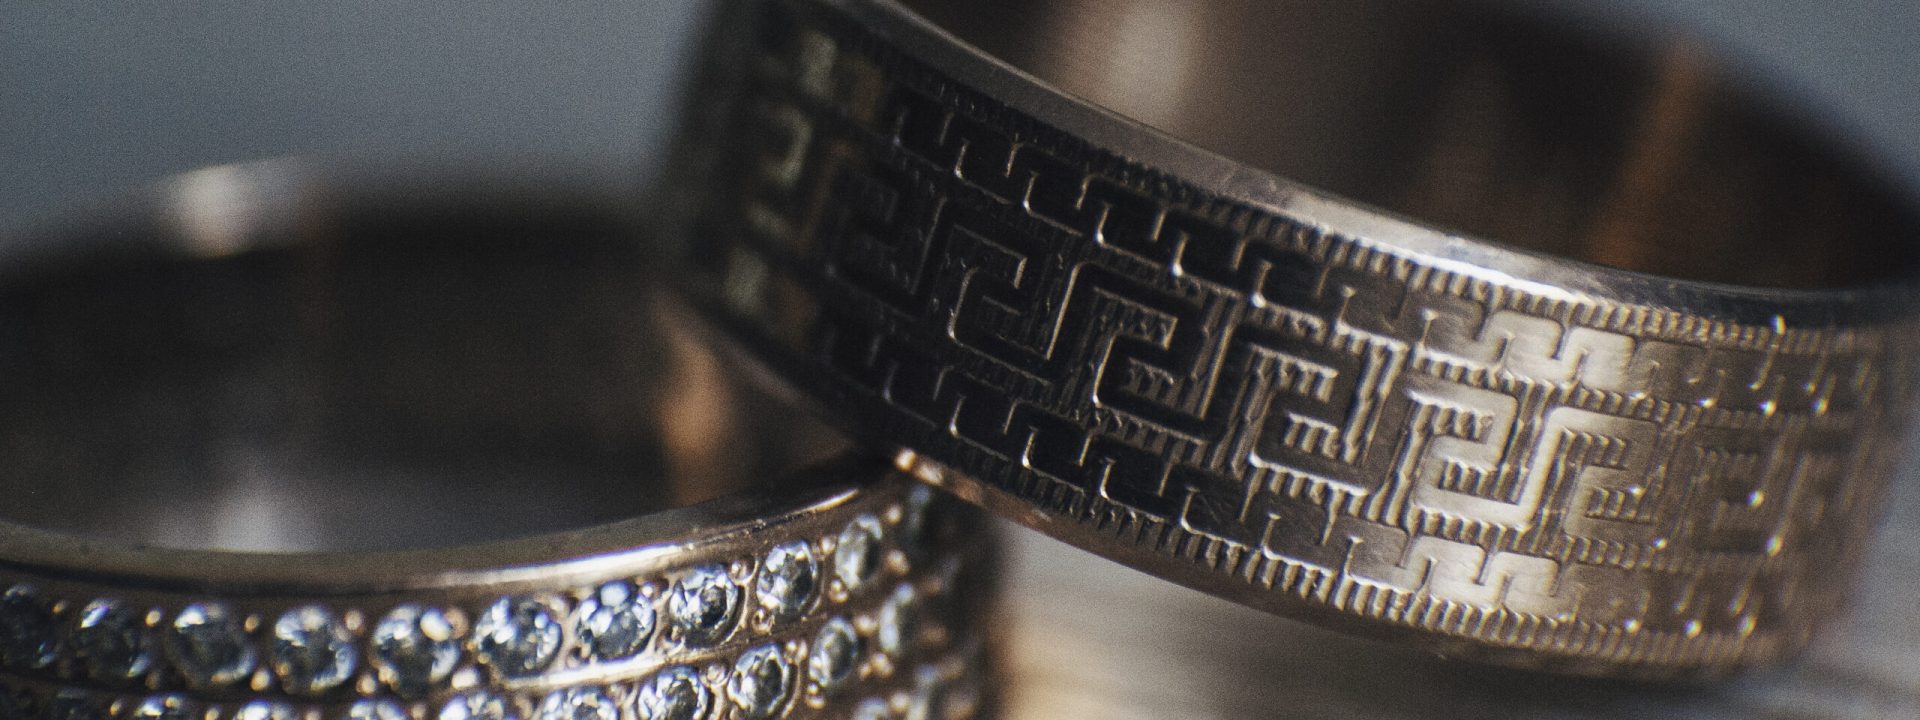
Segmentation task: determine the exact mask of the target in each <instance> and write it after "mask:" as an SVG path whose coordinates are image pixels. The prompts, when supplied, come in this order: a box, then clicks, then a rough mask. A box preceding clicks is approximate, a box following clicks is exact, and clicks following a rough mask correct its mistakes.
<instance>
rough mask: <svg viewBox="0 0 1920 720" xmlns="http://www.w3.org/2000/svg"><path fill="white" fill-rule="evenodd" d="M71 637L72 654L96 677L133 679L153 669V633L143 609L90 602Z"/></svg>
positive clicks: (111, 679)
mask: <svg viewBox="0 0 1920 720" xmlns="http://www.w3.org/2000/svg"><path fill="white" fill-rule="evenodd" d="M70 637H71V640H72V643H73V654H74V655H75V656H76V657H78V658H79V659H80V663H81V664H82V665H84V666H85V667H86V668H87V675H88V676H90V677H92V678H94V679H96V680H108V681H127V680H133V679H136V678H139V677H140V676H142V675H145V674H147V671H148V670H151V669H153V662H154V647H153V636H152V635H149V634H148V633H147V624H146V622H144V621H143V620H142V619H141V613H139V612H137V611H135V610H133V609H131V608H128V607H125V606H123V605H121V604H120V603H117V602H114V601H112V600H95V601H93V602H90V603H87V606H86V607H85V608H82V609H81V610H80V617H79V619H78V620H76V621H75V622H74V627H73V635H72V636H70Z"/></svg>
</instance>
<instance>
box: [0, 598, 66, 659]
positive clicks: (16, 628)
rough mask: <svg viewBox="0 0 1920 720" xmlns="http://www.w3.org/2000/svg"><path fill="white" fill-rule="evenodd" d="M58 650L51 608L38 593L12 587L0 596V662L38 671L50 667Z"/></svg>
mask: <svg viewBox="0 0 1920 720" xmlns="http://www.w3.org/2000/svg"><path fill="white" fill-rule="evenodd" d="M57 651H58V643H57V641H56V637H55V631H54V621H53V605H52V604H51V603H49V602H47V601H46V599H45V598H42V597H40V593H39V591H37V590H35V589H34V588H33V587H32V586H29V585H15V586H13V587H11V588H8V589H7V592H6V594H4V595H0V663H4V664H5V665H6V666H7V667H10V668H13V669H15V670H38V669H40V668H43V667H46V666H48V665H51V664H53V658H54V655H55V654H56V652H57Z"/></svg>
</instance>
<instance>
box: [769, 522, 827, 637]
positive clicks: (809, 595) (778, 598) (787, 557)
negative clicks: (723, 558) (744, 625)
mask: <svg viewBox="0 0 1920 720" xmlns="http://www.w3.org/2000/svg"><path fill="white" fill-rule="evenodd" d="M819 587H820V563H818V562H817V561H815V560H814V559H813V548H812V547H810V546H808V545H807V542H806V541H805V540H795V541H793V542H789V543H784V544H781V545H776V546H774V548H773V549H772V550H768V551H767V556H766V558H764V559H762V560H761V562H760V574H759V575H758V576H757V577H755V578H754V581H753V592H754V599H755V600H756V601H758V602H759V604H760V607H761V608H763V609H765V610H766V611H767V612H768V614H770V615H772V616H773V619H775V620H792V619H794V618H797V617H800V614H801V613H803V612H806V610H807V604H808V603H810V602H813V595H814V593H815V592H816V591H817V590H819Z"/></svg>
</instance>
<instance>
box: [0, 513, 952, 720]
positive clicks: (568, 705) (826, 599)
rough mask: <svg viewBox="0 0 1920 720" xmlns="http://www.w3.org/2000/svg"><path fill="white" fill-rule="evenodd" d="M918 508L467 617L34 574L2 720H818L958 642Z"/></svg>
mask: <svg viewBox="0 0 1920 720" xmlns="http://www.w3.org/2000/svg"><path fill="white" fill-rule="evenodd" d="M899 497H901V498H903V499H902V501H901V502H898V503H895V504H892V505H890V506H887V507H885V508H881V509H877V510H874V511H870V512H863V513H859V514H857V515H854V516H853V517H852V518H851V519H849V520H847V521H846V522H845V523H844V525H839V526H837V527H831V528H829V529H828V530H826V531H825V532H819V533H817V535H816V536H814V537H808V538H796V539H791V540H788V541H785V542H781V543H778V544H775V545H773V546H771V547H768V548H766V549H765V550H764V551H762V552H758V553H753V554H751V555H745V556H740V557H724V558H710V559H708V561H705V562H695V563H692V564H689V565H687V566H684V567H680V568H677V569H674V570H670V571H667V572H664V573H658V574H653V575H650V576H642V577H615V578H611V579H606V580H604V581H600V582H597V583H590V584H585V585H582V586H578V587H571V588H566V589H561V590H551V591H549V590H533V591H520V592H512V593H503V594H498V595H494V596H491V597H485V596H483V597H481V598H477V599H475V600H470V601H466V602H444V603H434V602H415V601H406V602H387V603H378V602H377V601H376V602H364V603H289V604H288V605H289V606H285V607H279V608H273V607H271V605H268V606H264V607H262V606H258V603H255V604H253V605H249V604H248V603H245V602H241V601H228V600H224V599H214V598H203V599H185V600H182V599H176V598H169V597H165V596H156V595H154V594H152V593H141V592H137V591H136V592H131V593H111V592H105V593H100V592H87V591H86V589H85V588H74V587H65V586H58V587H56V586H55V585H54V584H50V583H47V582H44V581H38V580H36V579H30V578H20V579H14V580H11V581H8V582H6V583H4V584H0V587H5V588H6V589H5V591H4V592H3V593H0V670H3V671H4V676H0V677H3V678H4V682H5V683H6V684H7V685H8V688H9V689H8V692H6V693H4V696H0V715H4V716H6V717H20V716H31V715H32V714H50V715H51V716H54V717H62V718H90V717H99V718H122V717H125V718H143V719H144V718H176V717H178V718H193V719H195V720H205V719H212V718H220V719H223V720H224V719H225V718H234V719H235V720H254V719H256V718H257V719H260V720H274V719H277V718H283V717H284V718H298V719H299V720H315V719H317V718H323V717H324V718H336V717H337V718H347V719H351V720H362V719H368V720H389V719H391V718H444V719H445V720H482V719H487V720H505V719H506V718H523V719H531V718H540V719H541V720H547V719H548V718H553V719H556V720H557V719H559V718H568V719H574V718H578V719H581V720H588V719H597V718H606V719H607V720H620V719H623V718H639V719H652V718H676V719H683V718H709V717H712V718H719V717H728V718H741V719H742V720H759V719H762V718H774V717H784V716H785V715H783V713H786V712H788V710H789V709H792V708H813V709H818V708H820V707H823V706H825V704H826V702H827V699H828V698H830V697H837V696H838V695H839V694H843V690H844V688H846V687H848V686H850V685H859V684H862V683H863V682H866V681H868V680H871V679H873V678H879V679H881V680H888V679H889V678H893V676H894V675H896V674H897V673H896V668H898V667H901V666H902V664H903V663H907V662H910V661H911V660H912V657H913V655H914V653H915V652H916V648H917V647H921V645H920V644H919V642H918V641H919V640H930V641H931V642H937V643H947V642H948V641H950V640H952V639H953V633H952V632H951V631H952V628H947V627H945V626H944V625H943V624H942V623H939V622H923V619H924V618H925V617H927V616H928V615H929V613H927V612H925V608H926V606H927V605H928V604H929V603H936V602H940V599H941V598H942V597H944V595H945V592H946V590H947V589H948V587H949V586H950V585H951V584H952V583H953V582H954V577H955V575H956V574H957V573H959V572H960V568H961V565H962V564H963V563H962V560H961V558H959V557H958V556H940V557H931V558H930V557H929V556H930V555H933V554H934V553H933V552H932V550H933V548H931V547H929V545H930V541H929V540H928V538H927V525H928V520H927V518H928V515H929V504H930V503H932V502H933V497H932V494H931V493H930V492H928V491H927V490H926V489H925V488H923V487H915V488H912V489H911V490H909V491H907V492H906V493H903V494H901V495H900V496H899ZM942 502H945V501H942ZM96 589H97V588H96ZM407 599H408V600H413V598H407ZM428 599H429V600H430V599H431V598H428ZM169 601H171V602H169ZM932 614H935V615H937V614H938V613H932ZM906 674H907V675H911V674H912V673H906ZM911 681H912V678H910V677H902V678H895V679H893V680H889V682H891V683H893V684H896V685H897V684H901V683H910V682H911ZM841 714H844V711H843V712H842V713H841Z"/></svg>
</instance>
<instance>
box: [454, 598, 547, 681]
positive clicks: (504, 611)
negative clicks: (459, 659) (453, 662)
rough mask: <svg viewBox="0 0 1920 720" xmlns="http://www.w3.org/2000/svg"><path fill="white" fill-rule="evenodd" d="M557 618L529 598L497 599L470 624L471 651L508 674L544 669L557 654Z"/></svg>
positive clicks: (543, 605)
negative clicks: (471, 628) (484, 612)
mask: <svg viewBox="0 0 1920 720" xmlns="http://www.w3.org/2000/svg"><path fill="white" fill-rule="evenodd" d="M561 632H562V631H561V629H560V621H559V620H555V619H554V617H553V611H552V610H550V609H548V608H547V606H546V604H545V603H542V602H540V601H539V600H535V599H533V598H500V600H499V601H497V602H495V603H494V604H493V606H492V607H489V608H487V612H486V614H484V615H481V616H480V621H479V622H476V623H474V624H473V641H472V642H473V654H474V656H475V657H477V658H479V659H480V662H481V664H484V665H486V666H487V667H490V668H493V670H494V672H497V673H500V674H502V675H506V676H508V677H520V676H523V675H529V674H532V673H536V672H539V671H541V670H543V669H546V667H547V666H548V665H551V664H553V658H554V656H556V655H559V654H560V640H561Z"/></svg>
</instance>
